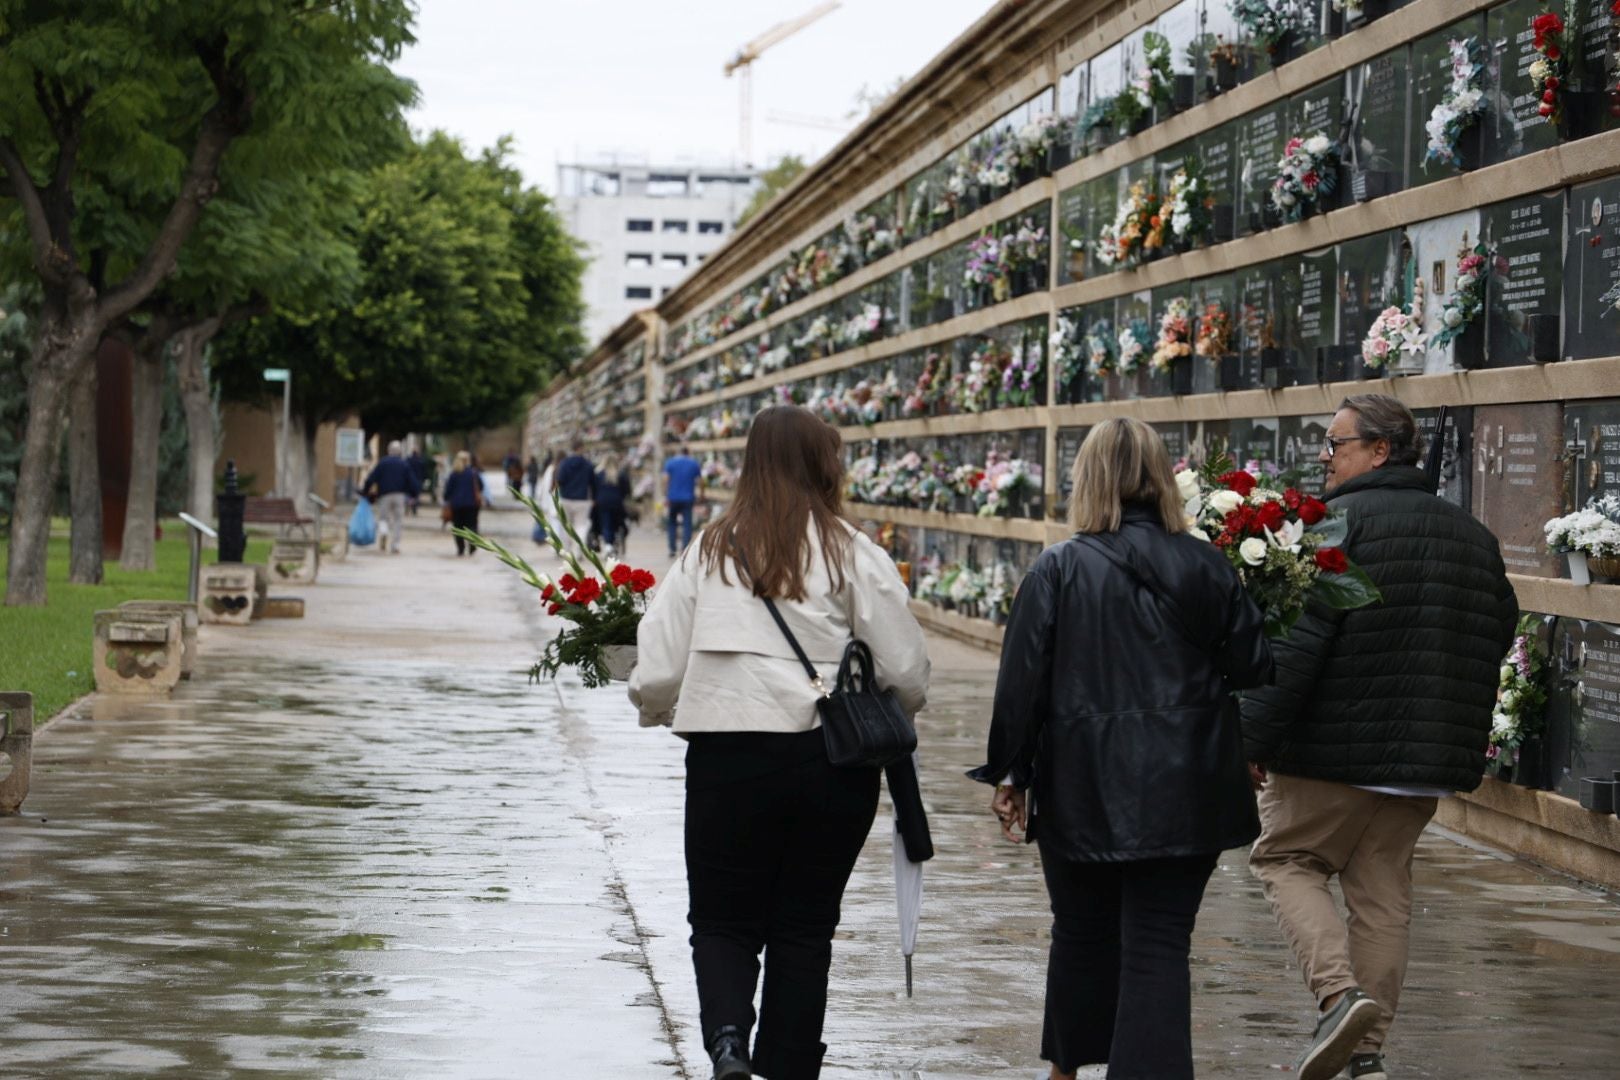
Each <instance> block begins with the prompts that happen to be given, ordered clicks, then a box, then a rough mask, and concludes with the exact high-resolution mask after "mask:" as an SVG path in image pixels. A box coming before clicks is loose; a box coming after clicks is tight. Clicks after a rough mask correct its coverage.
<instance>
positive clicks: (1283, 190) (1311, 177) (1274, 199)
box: [1271, 132, 1339, 221]
mask: <svg viewBox="0 0 1620 1080" xmlns="http://www.w3.org/2000/svg"><path fill="white" fill-rule="evenodd" d="M1338 165H1339V149H1338V146H1337V144H1335V143H1334V142H1333V140H1332V139H1329V138H1328V137H1327V136H1326V135H1323V134H1322V133H1321V132H1317V133H1316V134H1314V135H1308V136H1306V137H1304V138H1300V137H1298V136H1295V137H1294V138H1292V139H1289V140H1288V143H1287V145H1285V146H1284V147H1283V156H1282V157H1281V158H1280V159H1278V161H1277V179H1276V180H1274V181H1272V184H1271V204H1272V205H1273V206H1274V207H1276V208H1277V211H1278V213H1280V214H1281V215H1282V216H1283V218H1284V220H1286V221H1298V220H1300V219H1301V218H1303V217H1305V215H1306V214H1308V213H1310V212H1311V211H1313V210H1315V209H1316V206H1317V204H1318V203H1319V202H1320V201H1321V198H1322V196H1324V195H1331V194H1333V189H1334V187H1335V186H1336V185H1337V184H1338Z"/></svg>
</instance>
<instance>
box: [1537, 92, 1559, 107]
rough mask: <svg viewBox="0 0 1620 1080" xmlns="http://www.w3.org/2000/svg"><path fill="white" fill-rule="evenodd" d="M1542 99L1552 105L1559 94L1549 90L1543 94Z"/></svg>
mask: <svg viewBox="0 0 1620 1080" xmlns="http://www.w3.org/2000/svg"><path fill="white" fill-rule="evenodd" d="M1541 100H1542V101H1545V102H1546V103H1547V104H1549V105H1551V104H1552V103H1553V102H1555V101H1557V100H1558V95H1557V94H1555V93H1553V92H1552V91H1551V90H1548V91H1546V92H1545V93H1543V94H1542V95H1541Z"/></svg>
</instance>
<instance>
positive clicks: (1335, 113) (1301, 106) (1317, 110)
mask: <svg viewBox="0 0 1620 1080" xmlns="http://www.w3.org/2000/svg"><path fill="white" fill-rule="evenodd" d="M1344 86H1345V77H1344V76H1343V75H1340V76H1337V77H1335V78H1332V79H1329V80H1328V81H1327V82H1324V83H1318V84H1317V85H1315V86H1313V87H1311V88H1310V89H1309V90H1306V91H1304V92H1303V93H1299V94H1295V95H1294V96H1293V97H1292V98H1290V99H1289V101H1288V134H1289V135H1290V136H1293V135H1298V136H1299V137H1300V138H1309V137H1310V136H1312V135H1316V134H1322V135H1326V136H1327V137H1328V138H1330V139H1337V138H1338V137H1339V132H1340V128H1341V127H1342V126H1343V124H1344V99H1345V94H1344Z"/></svg>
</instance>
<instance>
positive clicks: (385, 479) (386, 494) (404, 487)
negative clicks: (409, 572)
mask: <svg viewBox="0 0 1620 1080" xmlns="http://www.w3.org/2000/svg"><path fill="white" fill-rule="evenodd" d="M403 449H404V448H403V447H401V446H400V444H399V440H397V439H396V440H395V441H393V442H391V443H389V444H388V453H387V454H386V455H384V457H383V459H382V460H381V461H379V462H377V464H376V465H375V466H373V468H372V470H371V472H370V473H369V474H368V475H367V476H366V482H365V483H364V484H361V485H360V490H361V491H362V492H365V493H366V494H368V495H374V496H376V499H377V518H378V520H379V521H381V522H382V523H383V524H385V525H387V526H388V536H387V537H386V538H385V539H384V540H383V542H382V543H381V544H379V545H378V547H379V549H384V548H385V549H386V550H389V551H392V552H393V553H394V554H395V555H398V554H399V539H400V534H401V533H403V532H404V531H405V502H406V500H407V499H409V498H410V497H411V496H412V495H414V494H416V493H417V492H419V491H421V490H422V481H421V480H420V479H419V478H418V477H417V476H416V474H415V472H413V471H412V469H411V466H410V463H409V462H407V461H406V460H405V459H404V458H403V457H401V456H400V455H401V453H402V452H403Z"/></svg>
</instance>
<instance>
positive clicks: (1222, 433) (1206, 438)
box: [1187, 420, 1232, 468]
mask: <svg viewBox="0 0 1620 1080" xmlns="http://www.w3.org/2000/svg"><path fill="white" fill-rule="evenodd" d="M1231 438H1232V421H1230V420H1198V421H1193V422H1189V423H1188V424H1187V460H1188V462H1190V463H1191V464H1192V465H1194V466H1195V467H1199V468H1201V467H1202V466H1203V464H1204V462H1206V461H1208V460H1209V456H1210V455H1211V454H1214V453H1224V452H1226V450H1227V446H1228V444H1229V443H1230V442H1231Z"/></svg>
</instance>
